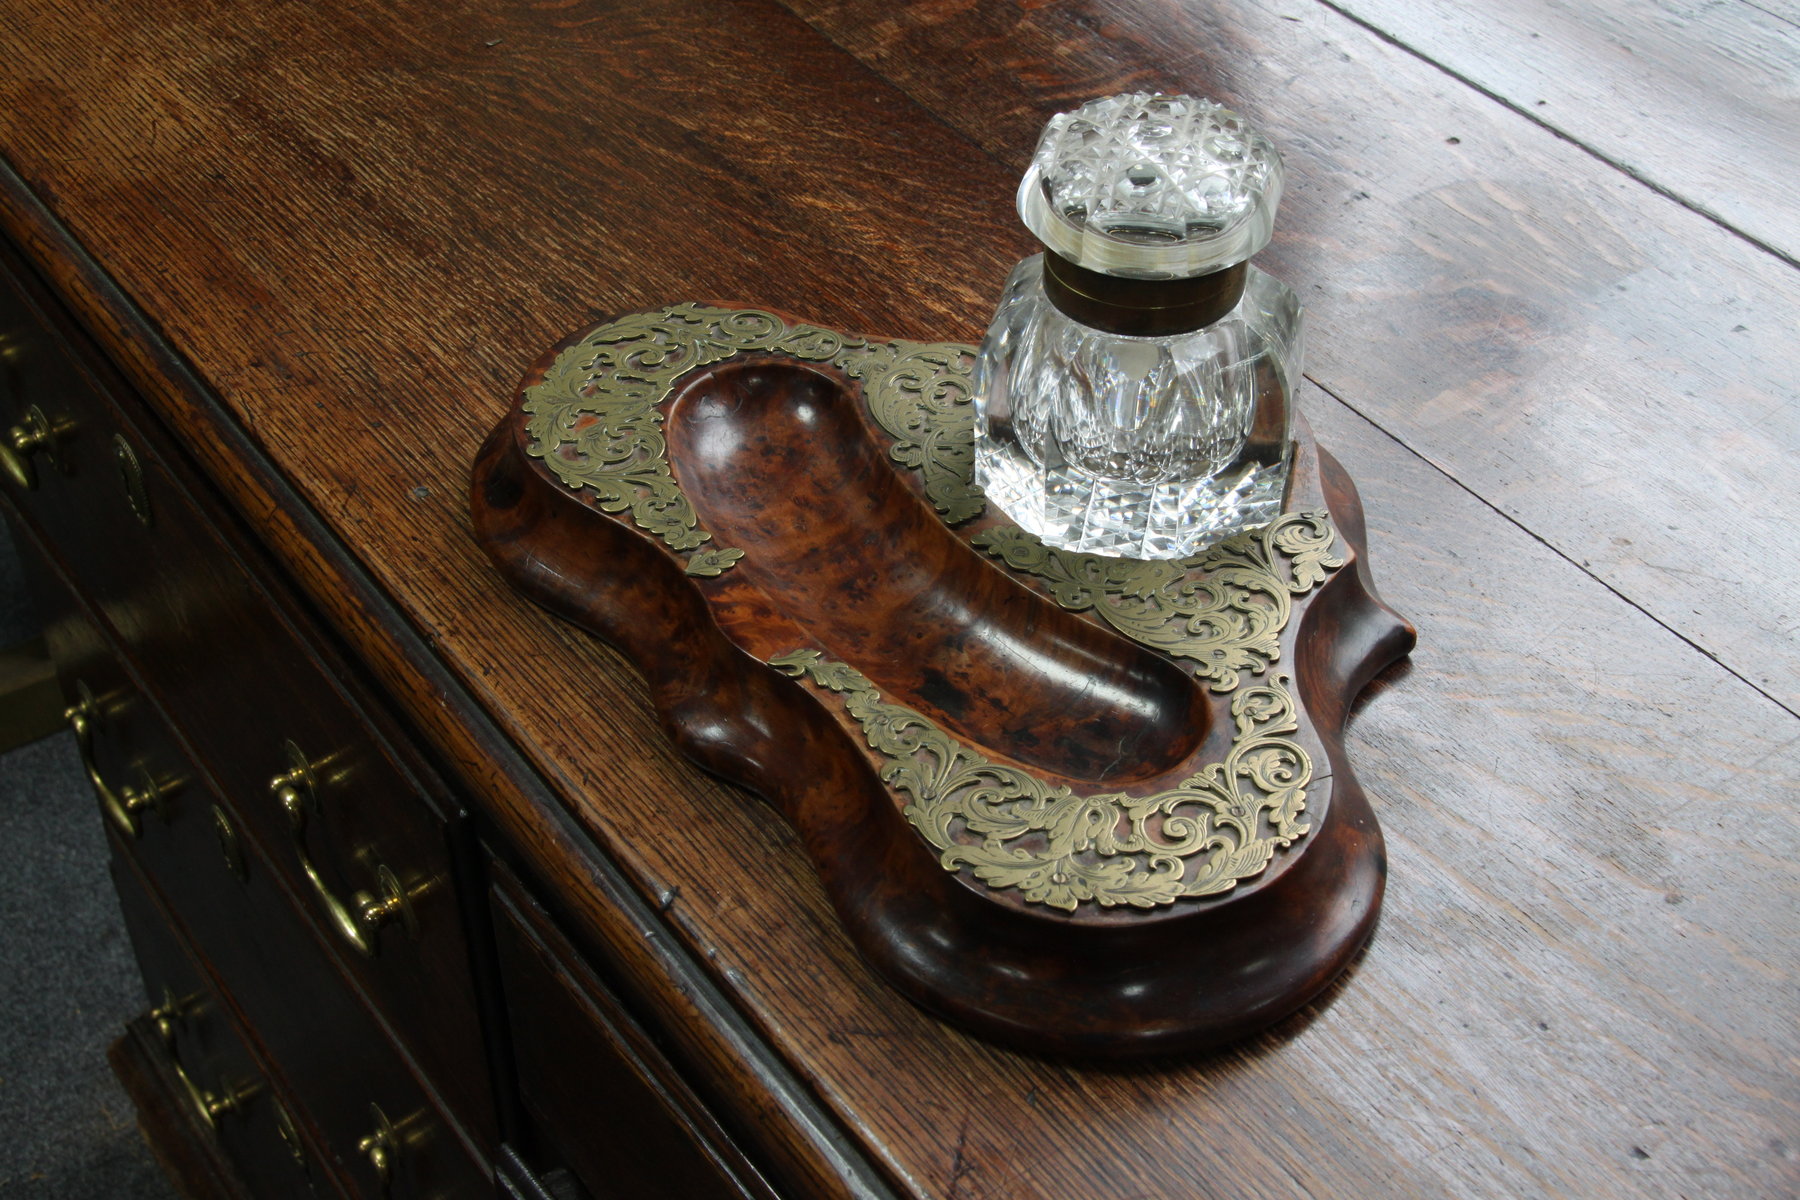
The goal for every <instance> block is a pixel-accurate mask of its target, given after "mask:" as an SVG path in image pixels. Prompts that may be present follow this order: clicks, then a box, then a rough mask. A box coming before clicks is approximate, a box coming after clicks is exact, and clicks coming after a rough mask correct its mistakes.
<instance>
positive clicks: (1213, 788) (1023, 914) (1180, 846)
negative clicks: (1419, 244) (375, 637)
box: [473, 304, 1414, 1057]
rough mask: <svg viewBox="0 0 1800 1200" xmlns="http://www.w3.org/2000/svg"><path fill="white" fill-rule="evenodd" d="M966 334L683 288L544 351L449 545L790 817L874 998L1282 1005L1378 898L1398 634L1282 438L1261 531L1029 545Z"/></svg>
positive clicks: (1306, 461) (1090, 1036) (1033, 1015)
mask: <svg viewBox="0 0 1800 1200" xmlns="http://www.w3.org/2000/svg"><path fill="white" fill-rule="evenodd" d="M972 360H973V351H972V349H971V348H970V347H967V346H958V345H949V344H921V343H909V342H881V341H874V340H869V339H865V338H859V337H853V336H850V335H846V334H842V333H838V332H835V331H832V330H827V329H822V328H818V327H815V326H811V325H806V324H803V323H800V322H796V321H792V320H790V319H787V318H784V317H782V316H778V315H776V314H772V313H767V312H758V311H751V310H736V309H722V308H713V307H706V306H702V305H695V304H683V305H677V306H674V307H671V308H668V309H663V310H658V311H655V312H649V313H640V314H635V315H631V316H627V317H623V318H621V319H619V320H617V321H614V322H611V323H608V324H606V325H602V326H599V327H596V328H594V329H590V330H587V331H585V332H583V333H580V334H577V335H575V336H573V337H571V338H569V339H568V340H566V341H565V342H563V343H562V344H561V345H559V346H557V347H556V348H555V349H553V350H551V351H550V352H549V353H547V354H546V355H544V357H543V358H542V359H540V360H539V361H538V362H537V363H536V364H535V365H534V366H533V367H532V368H531V369H530V370H529V371H528V372H527V373H526V376H525V378H524V380H523V382H522V383H521V385H520V389H519V394H518V396H517V398H516V401H515V404H514V407H513V409H512V411H511V412H510V413H509V414H508V415H507V417H506V418H505V419H504V420H503V421H502V422H501V423H500V425H499V427H498V428H496V429H495V431H494V433H493V435H492V436H491V437H490V438H489V439H488V441H487V444H486V445H485V446H484V447H483V448H482V451H481V454H480V456H479V458H478V460H477V462H476V465H475V473H474V486H473V508H474V517H475V529H476V534H477V536H478V537H479V538H480V540H481V542H482V543H483V545H484V546H485V547H486V548H487V550H488V552H489V553H490V554H491V555H492V556H493V558H494V560H495V561H496V562H497V563H498V564H499V566H500V568H501V570H502V571H503V572H505V573H506V575H507V576H508V577H509V578H510V579H511V580H512V581H513V583H514V584H515V585H516V586H517V587H519V588H520V589H521V590H522V591H524V592H525V593H526V594H527V595H529V596H530V597H532V598H533V599H534V600H536V601H537V602H538V603H540V604H542V605H544V606H545V607H546V608H548V609H550V610H551V611H553V612H555V613H558V614H560V615H561V616H564V617H566V618H568V619H570V620H572V621H574V622H576V623H577V624H579V625H580V626H582V627H583V628H585V629H588V630H590V631H592V632H593V633H596V634H598V635H600V636H601V637H604V638H605V639H607V640H608V641H609V642H611V643H613V644H614V645H615V646H617V647H618V648H619V649H620V650H622V651H623V652H624V653H625V654H626V655H628V656H629V657H630V659H631V660H632V662H633V663H634V664H635V665H636V667H637V669H638V670H639V671H641V672H642V673H643V675H644V677H645V679H646V680H647V681H648V682H649V685H650V688H651V691H652V694H653V695H654V697H655V701H656V705H657V709H658V712H659V714H660V716H661V718H662V721H663V724H664V726H665V727H666V729H667V730H668V733H669V736H670V737H671V738H672V739H673V740H674V741H675V743H676V744H677V745H679V746H680V747H681V748H682V750H683V751H685V752H686V753H687V754H688V755H689V756H690V757H691V758H693V759H694V760H695V761H696V762H698V763H700V764H701V765H703V766H705V767H706V768H708V769H710V770H712V771H715V772H717V773H718V774H720V775H722V776H724V777H726V778H728V779H731V780H734V781H736V782H738V783H740V784H743V785H744V786H746V787H749V788H752V789H754V790H756V791H757V792H759V793H760V794H762V795H763V796H764V797H766V798H767V799H768V800H769V801H771V802H772V803H774V804H775V805H776V807H777V808H778V809H779V810H780V812H781V813H782V814H783V815H784V816H785V817H786V818H787V820H788V821H790V822H791V823H792V824H793V825H794V826H795V828H796V829H797V830H798V831H799V832H800V834H801V837H802V840H803V843H804V845H805V847H806V849H807V852H808V854H809V855H810V856H811V857H812V860H813V862H814V864H815V865H816V867H817V869H818V873H819V878H820V880H821V881H822V882H823V884H824V886H825V890H826V892H827V894H828V895H829V897H830V900H831V903H832V904H833V905H834V906H835V907H836V910H837V912H838V914H839V916H840V918H841V919H842V921H843V923H844V925H845V927H846V928H847V929H848V931H849V933H850V935H851V937H852V938H854V939H855V942H856V944H857V946H858V947H859V948H860V949H861V951H862V953H863V954H864V955H865V956H866V957H867V959H868V960H869V961H870V962H871V963H873V964H874V965H875V966H876V968H877V969H879V970H880V971H881V972H882V973H883V974H884V975H885V976H886V977H887V978H888V979H889V980H890V981H891V982H892V983H893V984H894V986H895V987H897V988H899V990H900V991H902V992H903V993H905V994H906V995H907V996H909V997H911V998H912V999H913V1000H915V1001H917V1002H918V1003H920V1004H921V1005H924V1006H925V1007H927V1008H929V1009H932V1010H934V1011H936V1012H938V1013H941V1014H942V1015H944V1016H945V1017H947V1018H949V1019H950V1020H952V1021H954V1022H956V1023H958V1024H960V1025H962V1026H964V1027H966V1028H968V1029H970V1030H972V1031H974V1032H976V1033H979V1034H981V1035H984V1036H986V1037H989V1038H992V1039H994V1040H997V1041H1002V1042H1005V1043H1008V1044H1010V1045H1014V1046H1017V1047H1020V1048H1023V1049H1027V1050H1030V1051H1035V1052H1038V1053H1045V1054H1055V1055H1079V1056H1088V1057H1118V1056H1123V1055H1132V1054H1146V1053H1160V1052H1171V1051H1184V1050H1191V1049H1196V1048H1200V1047H1204V1046H1209V1045H1214V1044H1217V1043H1219V1042H1222V1041H1226V1040H1229V1039H1232V1038H1236V1037H1241V1036H1243V1035H1246V1034H1249V1033H1252V1032H1254V1031H1256V1030H1258V1029H1261V1028H1263V1027H1264V1026H1266V1025H1268V1024H1270V1023H1271V1022H1273V1021H1275V1020H1278V1019H1279V1018H1281V1017H1282V1016H1284V1015H1286V1014H1287V1013H1289V1012H1292V1011H1293V1010H1294V1009H1295V1008H1297V1007H1299V1006H1300V1005H1301V1004H1303V1003H1305V1002H1306V1001H1307V1000H1308V999H1309V998H1311V997H1312V996H1314V995H1315V994H1317V993H1318V992H1319V990H1320V989H1321V988H1323V987H1324V986H1325V985H1326V984H1327V983H1329V982H1330V981H1331V979H1332V978H1333V977H1334V976H1335V975H1336V974H1337V973H1338V972H1339V971H1340V970H1342V969H1343V967H1344V966H1345V965H1346V964H1347V963H1348V962H1349V960H1350V958H1351V957H1352V955H1354V954H1355V952H1356V951H1357V949H1358V948H1359V947H1360V946H1361V945H1362V943H1363V941H1364V940H1365V939H1366V938H1367V936H1368V934H1369V931H1370V929H1371V928H1372V926H1373V923H1374V920H1375V916H1376V912H1377V910H1378V908H1379V906H1380V902H1381V894H1382V885H1383V879H1384V874H1385V858H1384V853H1383V849H1382V841H1381V834H1380V831H1379V829H1378V828H1377V826H1376V823H1375V819H1374V817H1373V816H1372V815H1371V813H1370V811H1369V806H1368V803H1367V802H1366V800H1365V799H1364V797H1363V794H1362V791H1361V789H1360V788H1359V787H1358V786H1357V784H1356V781H1355V779H1354V777H1353V776H1352V775H1351V773H1350V768H1349V765H1348V763H1346V762H1345V761H1344V755H1343V748H1342V744H1341V732H1342V728H1343V723H1344V719H1345V716H1346V712H1347V709H1348V706H1349V703H1350V701H1351V700H1352V698H1354V696H1355V695H1356V693H1357V692H1358V691H1360V690H1361V688H1362V687H1363V685H1364V684H1365V683H1366V682H1367V681H1368V680H1369V679H1370V678H1371V677H1372V676H1373V675H1374V674H1375V673H1376V672H1377V671H1379V670H1380V669H1381V668H1382V667H1384V666H1386V665H1387V664H1388V663H1390V662H1392V661H1394V660H1395V659H1397V658H1399V657H1401V656H1403V655H1405V654H1406V653H1407V652H1408V651H1409V650H1410V649H1411V647H1412V644H1413V641H1414V634H1413V631H1412V629H1411V627H1410V626H1409V625H1407V623H1406V622H1405V621H1403V620H1401V619H1400V618H1399V617H1398V616H1396V615H1395V614H1394V613H1393V612H1392V611H1391V610H1389V609H1388V608H1387V607H1386V606H1384V605H1383V604H1382V603H1381V602H1380V600H1379V599H1378V598H1377V597H1376V595H1375V592H1374V588H1373V586H1372V585H1371V583H1370V579H1369V574H1368V569H1367V566H1366V563H1365V561H1364V554H1363V527H1362V513H1361V509H1360V507H1359V505H1358V501H1357V497H1356V492H1355V488H1354V487H1353V486H1352V484H1351V482H1350V480H1349V478H1348V477H1347V476H1346V475H1345V473H1344V471H1343V469H1342V468H1341V467H1340V466H1338V464H1337V463H1336V462H1335V461H1334V460H1333V459H1332V458H1331V457H1330V455H1328V454H1326V453H1325V452H1324V451H1323V450H1321V449H1320V448H1319V447H1318V446H1317V445H1316V444H1315V443H1314V442H1313V440H1312V438H1311V436H1310V434H1309V433H1308V432H1306V431H1305V430H1301V431H1300V433H1299V438H1298V446H1297V451H1296V458H1295V468H1294V476H1293V480H1292V483H1291V486H1290V491H1289V501H1288V508H1287V511H1286V512H1285V513H1284V514H1283V516H1282V517H1281V519H1280V520H1278V521H1276V522H1275V523H1274V524H1272V525H1270V526H1268V527H1267V528H1266V529H1264V530H1261V531H1259V532H1257V533H1254V534H1249V535H1245V536H1242V537H1239V538H1235V539H1232V540H1231V541H1229V542H1227V543H1225V544H1223V545H1221V546H1219V547H1217V548H1215V549H1214V550H1212V551H1209V552H1207V553H1206V554H1203V555H1200V556H1196V557H1195V558H1193V559H1190V560H1183V561H1179V562H1172V563H1146V562H1134V561H1128V560H1122V559H1110V558H1101V557H1098V556H1095V555H1088V554H1075V553H1068V552H1064V551H1060V550H1052V549H1049V548H1046V547H1045V546H1044V545H1043V544H1042V543H1041V542H1039V541H1038V540H1037V539H1035V538H1033V537H1031V536H1030V535H1028V534H1026V533H1024V532H1023V531H1022V530H1020V529H1018V528H1017V527H1016V526H1014V525H1013V524H1011V523H1010V522H1009V521H1007V520H1006V519H1005V517H1004V516H1003V515H1001V514H1000V513H998V512H997V511H995V510H992V509H990V508H989V507H988V506H987V505H986V504H985V502H984V500H983V498H982V497H981V495H980V493H979V492H977V491H975V490H974V489H973V487H972V485H971V483H970V475H971V464H972V428H973V424H972V423H973V414H972V411H971V409H970V405H969V403H968V398H969V397H968V387H969V369H970V366H971V364H972Z"/></svg>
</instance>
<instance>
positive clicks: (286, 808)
mask: <svg viewBox="0 0 1800 1200" xmlns="http://www.w3.org/2000/svg"><path fill="white" fill-rule="evenodd" d="M287 752H288V762H289V763H290V764H291V765H290V766H289V768H288V770H287V771H285V772H284V773H282V774H280V775H277V776H276V777H275V778H273V779H271V780H270V781H269V792H270V794H271V795H273V796H274V797H275V802H276V803H277V804H279V805H281V808H282V811H283V812H285V813H286V814H287V819H288V830H289V832H290V833H291V834H292V835H293V841H294V855H295V857H296V858H298V859H299V860H300V870H301V872H302V873H303V874H304V875H305V876H306V881H307V882H308V883H309V884H311V885H312V890H313V894H314V895H316V896H317V897H318V898H319V904H320V905H321V906H322V907H323V908H324V909H325V913H326V915H327V916H328V917H330V919H331V927H332V928H333V929H334V930H336V931H337V934H338V936H339V937H341V938H342V939H343V940H344V941H345V942H346V943H348V944H349V946H350V948H351V949H353V950H355V951H356V952H357V953H358V954H360V955H362V956H363V957H364V958H373V957H375V954H376V952H377V951H378V950H379V949H380V942H379V940H378V938H377V935H378V934H379V933H380V930H381V927H382V926H383V925H385V924H387V923H388V922H389V921H391V920H393V919H395V918H396V917H397V918H399V920H400V924H401V925H402V927H404V928H405V930H406V932H407V935H408V936H409V937H414V938H416V937H418V936H419V920H418V915H417V914H416V913H415V912H414V911H413V902H412V895H411V893H409V892H408V891H407V890H406V888H405V887H404V886H402V884H401V883H400V879H399V877H398V876H396V875H395V874H394V873H393V872H392V871H391V870H389V869H388V868H387V866H386V865H384V864H381V863H377V864H376V866H375V879H376V882H377V883H378V884H379V885H380V887H381V894H380V895H379V896H376V895H372V894H370V893H369V892H363V891H359V892H356V893H355V894H354V895H352V896H351V897H350V899H349V901H348V902H347V903H346V902H345V901H343V900H340V899H338V897H337V896H336V895H334V894H333V893H332V890H331V887H330V885H329V884H327V883H326V882H325V876H324V875H323V874H321V873H320V871H319V868H318V866H317V864H315V863H314V862H313V860H312V856H311V855H310V854H308V853H307V850H306V819H307V814H308V813H309V812H310V811H311V810H312V809H314V808H317V807H318V791H317V787H316V784H315V779H314V774H313V768H312V765H311V764H310V763H309V762H308V760H307V758H306V756H305V755H304V754H302V753H301V752H300V749H299V747H297V746H295V745H294V743H292V742H289V743H288V744H287Z"/></svg>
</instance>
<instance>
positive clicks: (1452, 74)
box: [1314, 0, 1800, 711]
mask: <svg viewBox="0 0 1800 1200" xmlns="http://www.w3.org/2000/svg"><path fill="white" fill-rule="evenodd" d="M1314 3H1316V4H1317V5H1319V7H1321V8H1324V9H1328V10H1330V11H1331V12H1334V13H1336V14H1337V15H1338V16H1340V17H1342V18H1344V19H1345V20H1346V21H1349V22H1350V23H1351V24H1353V25H1355V26H1356V27H1357V28H1359V29H1362V30H1364V31H1366V32H1368V33H1370V34H1372V35H1374V36H1375V37H1377V38H1380V39H1381V40H1382V41H1384V42H1386V43H1387V44H1388V45H1390V46H1392V47H1394V48H1395V49H1397V50H1400V51H1403V52H1404V53H1406V54H1409V55H1411V56H1412V57H1414V58H1416V59H1418V60H1419V61H1420V62H1422V63H1424V64H1425V65H1427V66H1429V67H1432V68H1434V69H1436V70H1438V71H1440V72H1442V73H1443V74H1444V75H1446V76H1448V77H1449V78H1451V79H1454V80H1456V82H1458V83H1460V84H1462V85H1463V86H1464V87H1466V88H1469V89H1470V90H1472V91H1475V92H1478V93H1480V94H1481V95H1483V96H1486V97H1487V98H1488V99H1489V100H1492V101H1493V102H1494V103H1495V104H1498V105H1500V106H1501V107H1502V108H1505V109H1506V110H1507V111H1509V112H1512V113H1515V114H1517V115H1518V116H1521V117H1523V118H1525V120H1527V121H1529V122H1531V123H1532V124H1533V125H1536V126H1537V127H1538V128H1539V129H1542V130H1544V131H1545V132H1547V133H1549V134H1551V135H1552V136H1554V137H1557V138H1559V139H1561V140H1562V141H1565V142H1567V143H1568V144H1569V145H1571V146H1574V147H1575V148H1576V149H1577V150H1580V151H1581V152H1582V153H1584V154H1586V155H1587V156H1588V157H1590V158H1592V159H1594V160H1595V161H1596V162H1599V163H1603V164H1605V165H1606V166H1608V167H1610V168H1612V169H1613V170H1615V171H1617V172H1619V174H1621V175H1624V176H1625V177H1627V178H1628V179H1631V180H1633V181H1635V182H1637V183H1640V184H1642V185H1643V186H1645V187H1647V188H1649V189H1650V190H1651V191H1652V192H1655V193H1656V194H1657V195H1659V196H1661V197H1662V198H1663V199H1665V200H1669V201H1672V202H1674V203H1675V204H1679V205H1680V206H1681V207H1682V208H1685V209H1687V210H1688V211H1689V212H1691V213H1694V214H1695V215H1696V216H1700V217H1704V218H1706V219H1707V220H1708V221H1711V222H1712V223H1713V224H1714V225H1717V226H1718V227H1719V228H1721V229H1723V230H1725V231H1726V232H1727V233H1730V234H1732V235H1733V236H1734V237H1738V238H1741V239H1742V240H1744V241H1745V242H1748V243H1749V244H1750V245H1752V246H1755V247H1756V248H1757V249H1758V250H1761V251H1762V252H1763V253H1764V254H1767V255H1769V256H1771V257H1772V258H1775V259H1778V260H1780V261H1781V262H1783V263H1785V264H1786V265H1788V266H1790V267H1793V268H1795V269H1796V270H1800V259H1796V258H1795V257H1794V256H1793V255H1791V254H1789V253H1787V252H1786V251H1785V250H1782V249H1780V248H1779V247H1776V246H1772V245H1770V244H1769V243H1768V242H1765V241H1763V240H1762V239H1761V238H1759V237H1757V236H1756V235H1754V234H1751V233H1746V232H1745V231H1744V230H1742V229H1739V228H1738V227H1737V226H1736V225H1733V224H1732V223H1731V222H1730V221H1728V220H1726V219H1725V218H1724V217H1721V216H1719V215H1718V214H1717V213H1715V212H1713V211H1712V210H1710V209H1708V208H1706V207H1705V206H1703V205H1701V204H1699V203H1698V202H1696V201H1694V200H1691V199H1689V198H1688V197H1686V196H1684V195H1682V194H1681V193H1680V192H1677V191H1675V190H1673V189H1672V188H1669V187H1668V186H1666V185H1664V184H1661V183H1658V182H1657V181H1656V180H1654V179H1652V178H1650V177H1649V176H1648V175H1646V174H1644V172H1642V171H1640V170H1638V169H1637V168H1636V167H1633V166H1630V165H1629V164H1627V163H1623V162H1621V161H1619V160H1618V159H1616V158H1613V157H1611V156H1610V155H1608V154H1606V153H1604V152H1602V151H1601V150H1599V149H1597V148H1596V147H1593V146H1590V145H1588V144H1587V143H1586V142H1584V141H1582V140H1581V139H1580V138H1578V137H1576V136H1575V135H1574V134H1571V133H1568V132H1566V131H1564V130H1563V129H1561V128H1559V127H1557V126H1556V125H1553V124H1551V123H1550V122H1549V121H1547V120H1545V119H1544V118H1543V117H1540V116H1538V115H1537V114H1536V113H1535V112H1533V111H1532V110H1531V109H1529V108H1526V107H1525V106H1523V105H1521V104H1519V103H1518V102H1516V101H1514V100H1510V99H1508V98H1507V97H1506V96H1504V95H1502V94H1500V93H1499V92H1496V91H1494V90H1493V89H1492V88H1490V87H1487V86H1485V85H1483V84H1480V83H1477V82H1476V81H1475V80H1473V79H1471V78H1470V77H1469V76H1467V75H1464V74H1463V73H1461V72H1460V71H1457V70H1455V69H1454V68H1452V67H1450V66H1447V65H1446V64H1444V63H1442V62H1439V61H1438V60H1437V59H1435V58H1433V57H1431V56H1430V55H1429V54H1426V53H1425V52H1424V51H1422V50H1419V49H1417V48H1416V47H1413V46H1410V45H1408V44H1407V43H1406V42H1403V41H1401V40H1400V39H1399V38H1398V37H1395V36H1394V35H1393V34H1391V33H1389V32H1388V31H1387V30H1385V29H1383V28H1381V26H1379V25H1376V24H1374V23H1373V22H1371V21H1369V20H1367V19H1366V18H1363V17H1360V16H1358V15H1356V14H1355V13H1353V12H1350V11H1349V10H1347V9H1345V8H1343V7H1341V6H1340V5H1338V4H1337V3H1335V2H1334V0H1314ZM1752 7H1755V6H1754V5H1752ZM1762 11H1766V10H1762ZM1771 15H1774V14H1771ZM1384 432H1385V431H1384ZM1734 673H1735V672H1734ZM1759 690H1760V689H1759ZM1783 707H1784V708H1785V707H1786V706H1785V705H1783ZM1789 711H1792V710H1789Z"/></svg>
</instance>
